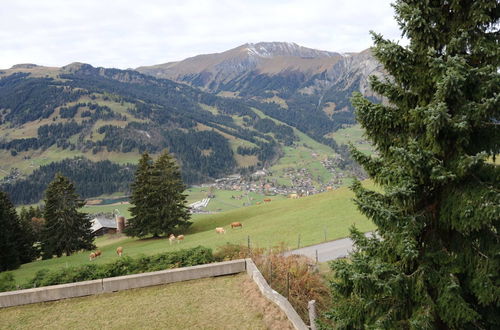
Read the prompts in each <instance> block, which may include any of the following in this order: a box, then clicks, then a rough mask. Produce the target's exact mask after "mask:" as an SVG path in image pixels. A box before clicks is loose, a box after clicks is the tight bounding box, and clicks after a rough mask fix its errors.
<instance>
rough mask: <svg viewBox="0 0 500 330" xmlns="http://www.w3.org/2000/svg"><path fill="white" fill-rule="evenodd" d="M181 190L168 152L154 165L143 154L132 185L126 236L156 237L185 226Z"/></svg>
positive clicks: (182, 186) (188, 215)
mask: <svg viewBox="0 0 500 330" xmlns="http://www.w3.org/2000/svg"><path fill="white" fill-rule="evenodd" d="M184 189H185V186H184V184H183V183H182V178H181V173H180V171H179V167H178V166H177V165H176V163H175V161H174V159H173V158H172V157H171V156H170V155H169V154H168V152H164V153H163V154H162V155H161V156H160V157H159V158H158V159H157V160H156V162H154V164H153V163H152V160H151V157H150V156H149V155H148V154H147V153H144V154H143V155H142V158H141V160H140V161H139V166H138V168H137V172H136V176H135V180H134V183H133V184H132V196H131V203H132V204H133V206H132V207H131V208H130V213H131V214H132V218H131V219H130V220H129V222H128V226H127V229H126V233H127V235H130V236H137V237H143V236H146V235H149V234H152V235H153V236H154V237H157V236H159V235H161V234H169V233H172V232H173V231H174V229H184V228H186V227H187V226H189V225H190V224H191V223H190V222H189V221H188V220H189V218H190V214H189V211H188V208H187V207H186V195H184V194H183V191H184Z"/></svg>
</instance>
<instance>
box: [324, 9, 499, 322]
mask: <svg viewBox="0 0 500 330" xmlns="http://www.w3.org/2000/svg"><path fill="white" fill-rule="evenodd" d="M394 8H395V10H396V18H397V21H398V23H399V25H400V27H401V28H402V31H403V34H404V35H406V37H407V38H408V39H409V41H410V43H409V45H408V46H406V47H403V46H400V45H398V44H396V43H394V42H390V41H388V40H385V39H383V38H382V36H380V35H376V34H374V41H375V47H374V49H373V52H374V54H375V56H376V57H377V58H378V59H379V61H380V62H381V63H382V64H383V65H384V66H385V69H386V70H387V72H388V73H389V74H390V75H391V76H392V77H390V78H387V79H377V78H374V77H372V79H371V86H372V88H373V89H374V90H375V91H376V92H378V93H379V94H381V95H383V96H385V97H386V99H387V100H388V102H386V103H384V104H373V103H371V102H369V101H368V100H366V99H364V98H363V97H362V96H361V95H360V94H357V95H355V96H354V97H353V99H352V102H353V105H354V106H355V108H356V110H357V117H358V120H359V122H360V123H361V125H362V126H363V127H364V128H365V130H366V135H367V136H368V137H369V138H370V140H371V141H372V142H373V143H374V145H375V146H376V148H377V151H378V156H375V157H369V156H366V155H364V154H362V153H360V152H358V151H356V150H354V149H353V150H352V153H353V155H354V158H355V159H356V160H357V161H358V162H359V163H360V164H362V165H363V167H364V168H365V169H366V171H367V172H368V174H369V175H370V176H371V177H372V178H373V180H374V181H375V182H376V183H378V184H379V185H380V186H381V187H382V188H383V192H381V193H379V192H375V191H368V190H366V189H365V188H363V187H362V186H361V184H360V183H359V182H356V183H354V185H353V190H354V192H355V195H356V200H355V201H356V203H357V205H358V207H359V209H360V210H361V212H362V213H364V214H365V215H366V216H367V217H369V218H370V219H371V220H373V222H374V223H375V224H376V225H377V228H378V230H377V235H376V237H370V238H365V237H364V236H363V235H362V234H361V233H359V232H358V231H356V230H353V233H352V237H353V239H354V241H355V246H356V249H355V252H354V253H353V254H352V256H351V259H350V260H349V261H336V262H335V263H333V265H332V268H333V270H334V272H335V275H336V278H335V280H333V281H332V292H333V301H334V307H333V308H332V310H331V311H330V313H328V316H329V317H330V318H331V320H332V321H333V323H334V324H335V326H336V327H338V328H357V329H361V328H380V329H389V328H393V329H409V328H412V329H433V328H440V329H458V328H460V329H469V328H477V329H493V328H499V327H500V313H499V305H500V287H499V284H500V278H499V274H500V245H499V233H500V166H498V165H495V164H494V163H492V162H490V161H488V158H489V157H493V159H494V157H495V155H498V154H499V152H500V126H499V122H500V110H499V109H500V107H499V102H500V90H499V89H500V77H499V64H500V54H499V53H500V52H499V31H498V26H499V15H500V8H499V3H498V1H497V0H482V1H473V0H449V1H446V0H435V1H420V0H418V1H417V0H398V1H396V3H395V5H394Z"/></svg>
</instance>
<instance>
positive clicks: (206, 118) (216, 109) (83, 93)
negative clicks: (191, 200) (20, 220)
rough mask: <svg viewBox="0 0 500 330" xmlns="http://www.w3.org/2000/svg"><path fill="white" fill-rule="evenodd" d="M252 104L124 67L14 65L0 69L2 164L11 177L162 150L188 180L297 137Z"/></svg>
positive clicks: (265, 155) (224, 170) (232, 168)
mask: <svg viewBox="0 0 500 330" xmlns="http://www.w3.org/2000/svg"><path fill="white" fill-rule="evenodd" d="M260 105H261V104H259V103H252V104H251V105H250V104H247V103H246V102H245V101H244V100H237V99H231V98H224V97H219V96H215V95H212V94H209V93H206V92H203V91H201V90H199V89H196V88H193V87H190V86H187V85H186V84H179V83H176V82H174V81H171V80H167V79H157V78H153V77H150V76H147V75H143V74H141V73H139V72H136V71H131V70H118V69H106V68H95V67H92V66H91V65H88V64H83V63H72V64H70V65H67V66H64V67H62V68H47V67H41V66H36V65H32V64H29V65H26V64H23V65H17V66H14V67H12V68H11V69H7V70H1V71H0V133H1V134H0V136H1V138H0V159H1V160H2V164H1V168H2V171H3V172H4V173H3V174H4V176H5V178H6V179H8V180H9V182H7V183H9V184H11V183H12V181H15V180H19V179H20V178H18V177H17V176H18V175H16V173H17V174H20V175H21V176H22V175H28V174H29V173H31V172H33V170H34V169H36V168H38V167H39V166H40V165H45V164H49V163H52V162H57V161H60V160H61V159H65V158H71V157H74V156H83V157H85V158H87V159H90V160H93V161H99V160H105V159H108V160H111V161H113V162H114V163H118V164H127V163H135V162H136V161H137V159H138V157H139V154H140V153H142V152H144V151H147V152H149V153H152V154H157V153H159V152H160V151H162V150H163V149H165V148H167V149H168V150H169V151H170V152H172V153H173V154H174V156H175V157H176V159H177V160H178V162H179V163H180V165H181V167H182V173H183V178H184V180H185V182H186V183H201V182H206V181H209V180H211V179H214V178H218V177H221V176H224V175H227V174H228V173H234V172H240V173H246V172H251V171H253V170H254V169H257V168H261V167H263V166H265V165H266V164H268V165H269V164H272V163H273V162H274V161H275V160H276V159H278V158H279V157H280V155H281V154H282V151H281V150H282V148H283V146H286V145H291V144H293V143H294V141H295V140H297V137H296V135H295V133H294V130H293V128H292V127H290V126H288V125H285V124H283V123H280V122H279V121H276V120H271V119H269V118H267V116H265V115H264V113H265V112H267V110H266V109H265V108H262V109H261V110H259V106H260ZM68 166H69V165H68ZM72 166H74V165H72ZM108 168H110V167H109V166H108ZM9 170H10V171H12V170H14V172H13V173H12V174H13V175H7V174H10V173H9ZM110 171H111V170H110ZM103 184H104V183H103ZM23 189H25V188H23Z"/></svg>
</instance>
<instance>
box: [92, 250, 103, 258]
mask: <svg viewBox="0 0 500 330" xmlns="http://www.w3.org/2000/svg"><path fill="white" fill-rule="evenodd" d="M94 253H95V257H96V258H97V257H100V256H101V254H102V252H101V250H95V252H94Z"/></svg>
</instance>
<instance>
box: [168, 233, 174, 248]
mask: <svg viewBox="0 0 500 330" xmlns="http://www.w3.org/2000/svg"><path fill="white" fill-rule="evenodd" d="M168 241H169V242H170V245H172V242H173V241H175V235H174V234H170V236H168Z"/></svg>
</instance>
